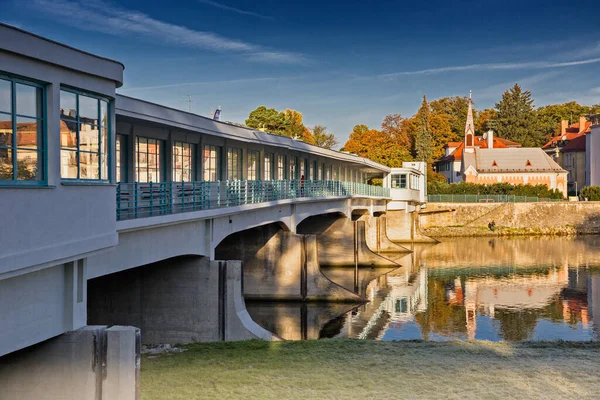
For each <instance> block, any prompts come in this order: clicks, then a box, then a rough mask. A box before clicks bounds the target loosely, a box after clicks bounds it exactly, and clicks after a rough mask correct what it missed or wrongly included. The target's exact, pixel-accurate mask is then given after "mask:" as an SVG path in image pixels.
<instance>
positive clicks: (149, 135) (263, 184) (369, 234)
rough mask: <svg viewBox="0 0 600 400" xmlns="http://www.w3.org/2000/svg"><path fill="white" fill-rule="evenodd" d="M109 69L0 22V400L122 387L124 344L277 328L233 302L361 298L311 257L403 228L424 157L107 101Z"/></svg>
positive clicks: (358, 262) (368, 247) (362, 248)
mask: <svg viewBox="0 0 600 400" xmlns="http://www.w3.org/2000/svg"><path fill="white" fill-rule="evenodd" d="M123 69H124V66H123V65H122V64H121V63H119V62H117V61H113V60H109V59H106V58H102V57H99V56H96V55H93V54H90V53H86V52H83V51H79V50H76V49H73V48H71V47H68V46H66V45H63V44H61V43H57V42H54V41H51V40H48V39H45V38H42V37H39V36H37V35H34V34H31V33H29V32H25V31H23V30H20V29H17V28H14V27H11V26H8V25H3V24H0V196H1V199H2V202H3V204H5V205H7V206H8V207H9V209H10V215H9V216H7V217H6V218H5V219H4V221H3V223H2V224H0V240H1V246H0V248H1V250H2V251H1V252H0V304H2V305H3V307H2V308H1V309H0V321H2V324H0V382H3V384H2V386H3V389H2V391H3V392H2V397H3V398H7V399H13V398H36V399H44V398H50V397H52V396H54V398H56V397H62V398H73V399H75V398H76V399H99V398H110V399H130V398H135V397H136V395H139V393H137V394H136V376H137V375H136V373H135V370H136V368H139V346H138V345H139V343H140V340H142V341H144V342H146V343H185V342H190V341H198V340H240V339H247V338H256V337H258V338H263V339H268V340H274V339H277V338H276V337H275V336H274V335H273V334H271V333H270V332H267V331H265V330H264V329H263V328H261V327H260V326H258V325H256V324H255V323H254V322H253V321H252V318H250V316H249V314H248V312H247V311H246V308H245V304H244V297H246V298H250V297H255V298H262V299H264V298H267V299H286V300H298V301H311V300H332V301H350V302H356V301H358V302H360V301H364V298H363V297H362V296H361V294H360V293H361V292H360V290H359V289H360V288H359V287H360V286H361V283H360V282H355V285H354V288H345V287H342V286H340V285H338V284H337V283H334V282H332V281H331V280H329V279H328V278H326V277H325V276H324V275H323V274H322V273H321V272H320V269H319V266H320V265H326V264H329V265H338V264H339V265H351V266H352V267H353V268H358V267H362V266H365V267H369V268H373V267H383V268H386V269H387V270H389V269H390V268H397V267H399V266H398V265H397V264H396V263H394V262H392V261H390V260H388V259H387V258H385V257H383V256H381V255H380V254H378V253H382V252H385V251H401V252H402V251H407V250H406V249H405V248H402V247H401V246H399V245H397V244H394V243H392V242H391V241H390V240H389V238H391V239H395V240H414V239H415V225H414V224H415V221H414V218H412V214H410V212H411V211H414V210H415V208H416V207H419V206H420V205H421V204H423V203H424V200H423V199H424V198H425V196H424V190H425V189H424V188H425V176H424V171H425V169H424V166H423V165H417V164H418V163H417V164H410V165H406V166H405V168H401V169H395V170H394V171H392V170H390V168H388V167H386V166H383V165H380V164H378V163H375V162H373V161H370V160H367V159H364V158H361V157H358V156H356V155H352V154H347V153H343V152H338V151H334V150H328V149H323V148H320V147H316V146H313V145H310V144H307V143H304V142H302V141H299V140H295V139H292V138H289V137H283V136H278V135H272V134H270V133H267V132H262V131H258V130H254V129H251V128H248V127H244V126H239V125H236V124H231V123H225V122H219V121H215V120H213V119H210V118H205V117H203V116H200V115H196V114H192V113H188V112H184V111H180V110H176V109H172V108H168V107H164V106H161V105H158V104H154V103H149V102H147V101H143V100H139V99H134V98H131V97H127V96H121V95H117V94H116V89H117V88H118V87H120V86H121V85H122V82H123ZM395 174H396V175H395ZM371 178H381V179H383V181H384V183H385V184H384V186H385V187H375V186H371V185H368V183H367V182H369V180H370V179H371ZM407 182H410V185H407ZM391 192H392V193H391ZM390 196H391V197H390ZM392 197H393V198H394V201H395V202H396V204H395V206H394V207H392V208H389V207H388V204H389V203H390V202H392ZM115 200H116V201H115ZM390 210H393V211H390ZM115 216H116V218H115ZM384 216H385V217H384ZM385 218H387V219H385ZM388 235H389V237H388ZM219 260H236V261H219ZM242 265H243V266H244V268H243V271H242ZM242 277H243V279H244V285H243V287H244V289H243V292H242ZM174 293H177V294H182V295H183V296H184V299H179V300H177V301H175V302H174V300H173V296H171V295H172V294H174ZM140 329H141V336H140ZM140 338H141V339H140ZM48 339H52V340H48ZM42 342H43V343H42ZM136 343H137V344H138V345H136ZM31 346H36V347H35V348H33V349H31V351H29V350H27V351H20V350H22V349H25V348H28V347H31ZM88 350H90V351H88ZM32 365H36V366H37V367H36V368H37V369H36V371H39V373H36V374H29V373H28V371H30V369H28V368H29V367H31V366H32ZM58 365H60V366H64V365H69V366H70V368H68V369H64V368H56V366H58ZM57 379H64V381H65V385H56V384H55V385H54V386H52V387H50V386H48V384H49V383H50V381H52V383H55V382H56V380H57ZM67 382H68V384H66V383H67ZM79 383H81V385H79ZM65 387H68V388H70V387H77V388H78V389H77V391H76V392H74V393H72V394H69V395H65V393H62V392H61V393H60V395H57V394H56V393H54V392H53V390H57V388H65ZM99 393H100V394H99ZM102 393H104V394H103V395H102ZM98 396H100V397H98Z"/></svg>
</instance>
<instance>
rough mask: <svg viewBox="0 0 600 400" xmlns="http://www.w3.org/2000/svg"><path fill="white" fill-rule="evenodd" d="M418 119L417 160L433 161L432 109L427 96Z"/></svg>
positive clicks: (418, 112) (417, 116) (418, 113)
mask: <svg viewBox="0 0 600 400" xmlns="http://www.w3.org/2000/svg"><path fill="white" fill-rule="evenodd" d="M415 118H416V120H417V129H418V130H417V136H416V138H415V156H416V159H417V161H425V162H427V163H431V161H432V159H433V139H432V135H431V111H430V110H429V103H427V97H426V96H423V102H422V103H421V108H420V109H419V111H417V115H416V116H415Z"/></svg>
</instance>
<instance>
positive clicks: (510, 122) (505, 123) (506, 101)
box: [496, 84, 544, 147]
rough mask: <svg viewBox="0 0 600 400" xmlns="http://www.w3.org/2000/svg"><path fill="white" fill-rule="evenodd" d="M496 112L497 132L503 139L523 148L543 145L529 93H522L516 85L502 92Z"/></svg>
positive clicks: (541, 133)
mask: <svg viewBox="0 0 600 400" xmlns="http://www.w3.org/2000/svg"><path fill="white" fill-rule="evenodd" d="M496 110H497V111H498V118H497V124H496V126H497V132H498V136H499V137H501V138H504V139H508V140H512V141H515V142H517V143H521V144H522V145H523V147H537V146H541V145H542V144H544V134H543V132H542V130H541V129H540V127H539V124H538V121H537V118H536V117H537V115H536V112H535V109H534V106H533V98H532V97H531V92H530V91H528V90H526V91H523V90H522V89H521V87H520V86H519V85H518V84H515V86H513V87H512V88H511V89H509V90H507V91H506V92H504V94H503V95H502V99H501V100H500V102H498V103H496Z"/></svg>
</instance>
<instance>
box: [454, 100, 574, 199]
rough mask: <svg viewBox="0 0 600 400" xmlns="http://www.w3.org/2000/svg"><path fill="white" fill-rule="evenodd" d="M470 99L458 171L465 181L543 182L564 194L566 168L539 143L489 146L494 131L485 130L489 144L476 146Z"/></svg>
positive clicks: (491, 182) (524, 183) (528, 183)
mask: <svg viewBox="0 0 600 400" xmlns="http://www.w3.org/2000/svg"><path fill="white" fill-rule="evenodd" d="M471 103H472V100H471V99H469V110H468V114H467V124H466V127H465V139H464V146H463V150H462V163H461V169H460V171H461V174H462V178H463V180H464V181H466V182H471V183H480V184H493V183H501V182H506V183H510V184H513V185H519V184H522V185H540V184H542V185H545V186H547V187H548V189H551V190H554V189H556V190H559V191H560V192H561V193H562V194H563V196H565V197H566V196H567V171H565V170H564V169H563V168H562V167H561V166H560V165H558V164H557V163H556V162H555V161H554V160H553V159H552V158H551V157H550V156H549V155H548V154H546V152H545V151H544V150H542V149H541V148H539V147H499V148H495V147H493V146H492V143H494V132H493V131H491V130H490V131H489V132H488V133H487V134H486V137H485V139H486V141H487V144H488V146H487V147H483V146H477V142H476V139H475V134H474V126H473V110H472V106H471Z"/></svg>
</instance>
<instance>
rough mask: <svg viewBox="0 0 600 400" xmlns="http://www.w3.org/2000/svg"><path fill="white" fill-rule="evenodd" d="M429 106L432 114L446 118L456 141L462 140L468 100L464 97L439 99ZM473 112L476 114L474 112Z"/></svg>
mask: <svg viewBox="0 0 600 400" xmlns="http://www.w3.org/2000/svg"><path fill="white" fill-rule="evenodd" d="M429 105H430V107H431V112H432V114H437V115H442V114H444V115H446V116H447V120H448V123H449V124H450V129H451V130H452V132H453V133H454V135H455V137H456V140H462V139H463V138H464V136H465V125H466V124H467V111H468V109H469V99H468V98H467V97H464V96H453V97H441V98H439V99H436V100H433V101H432V102H431V103H430V104H429ZM473 111H474V112H475V113H476V111H475V110H473Z"/></svg>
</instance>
